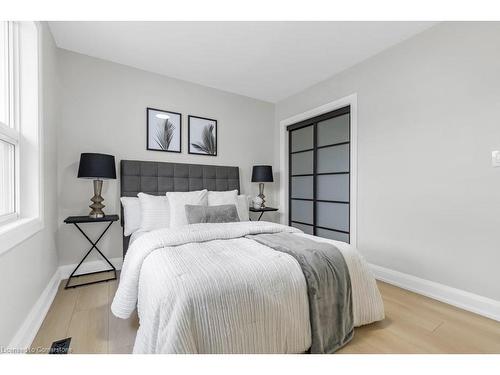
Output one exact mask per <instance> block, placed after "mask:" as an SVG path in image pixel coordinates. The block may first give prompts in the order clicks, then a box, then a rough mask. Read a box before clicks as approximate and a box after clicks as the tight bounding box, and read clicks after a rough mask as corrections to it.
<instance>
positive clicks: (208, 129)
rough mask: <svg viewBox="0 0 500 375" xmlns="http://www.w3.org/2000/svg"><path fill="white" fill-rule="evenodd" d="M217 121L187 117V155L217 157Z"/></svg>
mask: <svg viewBox="0 0 500 375" xmlns="http://www.w3.org/2000/svg"><path fill="white" fill-rule="evenodd" d="M217 136H218V133H217V120H215V119H211V118H207V117H200V116H193V115H189V116H188V153H189V154H194V155H205V156H217Z"/></svg>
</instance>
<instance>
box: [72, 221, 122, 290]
mask: <svg viewBox="0 0 500 375" xmlns="http://www.w3.org/2000/svg"><path fill="white" fill-rule="evenodd" d="M118 219H119V217H118V215H105V216H104V217H100V218H97V219H93V218H91V217H89V216H70V217H67V218H66V219H65V220H64V222H65V223H66V224H73V225H74V226H75V227H77V228H78V230H79V231H80V232H81V233H82V234H83V236H84V237H85V238H86V239H87V240H88V241H89V242H90V243H91V245H92V247H91V248H90V250H89V251H87V254H85V256H84V257H83V258H82V260H81V261H80V263H78V265H77V266H76V268H75V269H74V270H73V272H71V275H70V276H69V278H68V281H67V282H66V285H65V287H64V289H68V288H76V287H79V286H84V285H90V284H97V283H102V282H105V281H111V280H116V268H115V266H113V264H111V262H110V261H109V259H108V258H106V257H105V256H104V254H103V253H101V250H99V248H98V247H97V243H98V242H99V241H100V240H101V238H102V236H104V233H106V232H107V231H108V229H109V227H110V226H111V224H113V223H114V222H115V221H118ZM86 223H109V224H108V225H107V226H106V229H104V231H103V232H102V233H101V235H100V236H99V237H98V238H97V241H95V242H94V241H92V240H91V239H90V238H89V236H87V234H85V232H84V231H83V230H82V228H80V227H79V226H78V224H86ZM94 249H96V250H97V252H98V253H99V254H101V256H102V257H103V258H104V260H105V261H106V263H108V264H109V266H110V267H111V268H110V269H109V270H104V271H97V272H88V273H80V274H78V275H75V272H76V270H77V269H78V268H79V267H80V266H81V265H82V263H83V261H84V260H85V259H86V258H87V257H88V255H89V254H90V253H91V252H92V250H94ZM111 271H113V273H114V277H112V278H110V279H104V280H98V281H92V282H89V283H83V284H77V285H71V286H70V285H69V282H70V281H71V278H75V277H80V276H84V275H95V274H98V273H104V272H111Z"/></svg>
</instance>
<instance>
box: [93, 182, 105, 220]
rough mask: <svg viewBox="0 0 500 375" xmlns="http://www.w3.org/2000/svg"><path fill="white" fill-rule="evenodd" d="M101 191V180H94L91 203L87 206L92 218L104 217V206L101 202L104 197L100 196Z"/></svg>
mask: <svg viewBox="0 0 500 375" xmlns="http://www.w3.org/2000/svg"><path fill="white" fill-rule="evenodd" d="M101 192H102V180H94V196H93V197H92V198H91V199H90V200H91V201H92V202H93V203H92V204H91V205H90V206H89V207H90V208H91V211H90V213H89V217H91V218H92V219H99V218H101V217H104V212H103V211H102V209H103V208H104V207H105V206H104V205H103V204H102V202H103V201H104V198H103V197H102V196H101Z"/></svg>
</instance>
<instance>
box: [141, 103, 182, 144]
mask: <svg viewBox="0 0 500 375" xmlns="http://www.w3.org/2000/svg"><path fill="white" fill-rule="evenodd" d="M146 149H147V150H150V151H163V152H176V153H181V152H182V114H181V113H178V112H172V111H165V110H163V109H158V108H151V107H147V108H146Z"/></svg>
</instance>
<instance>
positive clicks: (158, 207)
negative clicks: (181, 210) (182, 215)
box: [137, 193, 170, 231]
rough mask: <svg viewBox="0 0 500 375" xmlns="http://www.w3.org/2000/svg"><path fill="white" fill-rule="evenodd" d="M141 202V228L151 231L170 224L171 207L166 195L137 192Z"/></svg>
mask: <svg viewBox="0 0 500 375" xmlns="http://www.w3.org/2000/svg"><path fill="white" fill-rule="evenodd" d="M137 196H138V197H139V201H140V202H141V217H142V219H141V230H144V231H150V230H155V229H161V228H168V227H169V226H170V209H169V205H168V200H167V197H166V196H164V195H150V194H145V193H139V194H137Z"/></svg>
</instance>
